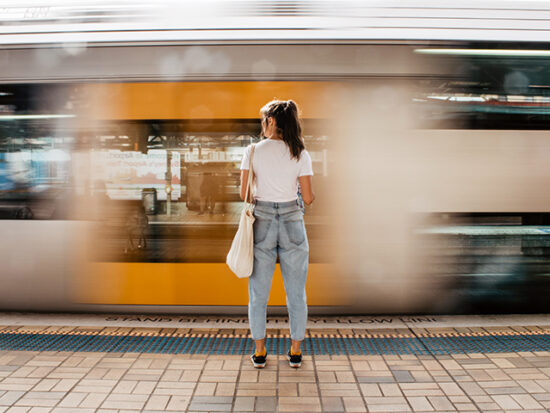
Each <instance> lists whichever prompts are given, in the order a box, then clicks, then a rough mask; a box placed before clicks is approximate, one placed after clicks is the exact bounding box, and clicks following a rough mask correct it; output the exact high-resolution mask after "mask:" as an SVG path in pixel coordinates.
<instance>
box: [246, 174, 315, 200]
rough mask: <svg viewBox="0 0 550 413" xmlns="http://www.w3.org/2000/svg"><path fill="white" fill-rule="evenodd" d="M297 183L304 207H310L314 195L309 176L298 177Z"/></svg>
mask: <svg viewBox="0 0 550 413" xmlns="http://www.w3.org/2000/svg"><path fill="white" fill-rule="evenodd" d="M246 172H248V171H246ZM241 176H242V175H241ZM298 181H299V182H300V190H301V192H302V199H303V200H304V203H305V204H306V205H311V204H312V203H313V201H314V200H315V193H314V192H313V187H312V184H311V175H305V176H300V177H299V178H298ZM241 193H242V190H241ZM243 196H244V195H243Z"/></svg>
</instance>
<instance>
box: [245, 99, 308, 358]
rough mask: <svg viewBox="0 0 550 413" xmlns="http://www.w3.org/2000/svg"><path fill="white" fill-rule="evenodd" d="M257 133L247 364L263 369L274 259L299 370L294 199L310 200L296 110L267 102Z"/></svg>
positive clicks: (302, 298)
mask: <svg viewBox="0 0 550 413" xmlns="http://www.w3.org/2000/svg"><path fill="white" fill-rule="evenodd" d="M260 112H261V114H262V133H263V135H264V137H265V138H266V139H264V140H262V141H261V142H260V143H258V144H256V147H255V150H254V156H253V158H252V169H253V172H254V176H255V192H254V199H255V204H256V205H255V207H254V216H255V218H256V220H255V222H254V270H253V272H252V275H251V276H250V278H249V281H248V295H249V303H248V318H249V322H250V330H251V333H252V338H253V339H254V343H255V352H254V354H252V356H251V359H252V363H253V364H254V367H256V368H263V367H265V365H266V357H267V351H266V346H265V330H266V312H267V300H268V298H269V292H270V290H271V282H272V279H273V272H274V270H275V263H276V261H277V255H278V256H279V260H280V264H281V272H282V274H283V281H284V284H285V291H286V302H287V308H288V314H289V318H290V337H291V347H290V350H289V352H288V359H289V363H290V366H291V367H295V368H298V367H300V366H301V364H302V352H301V349H300V345H301V342H302V340H303V339H304V335H305V329H306V322H307V302H306V290H305V285H306V278H307V269H308V261H309V244H308V241H307V235H306V229H305V226H304V218H303V215H304V213H303V208H302V205H301V203H300V200H299V199H298V183H300V189H301V193H302V198H303V200H304V202H305V203H306V204H307V205H310V204H311V203H312V202H313V200H314V198H315V196H314V193H313V190H312V185H311V177H312V176H313V169H312V165H311V158H310V156H309V153H308V152H307V151H306V150H305V147H304V143H303V141H302V128H301V126H300V120H299V119H298V108H297V106H296V104H295V103H294V102H293V101H292V100H289V101H278V100H274V101H272V102H269V103H268V104H267V105H265V106H264V107H263V108H262V109H261V111H260ZM250 149H251V147H250V146H249V147H248V148H247V149H246V151H245V155H244V157H243V160H242V164H241V199H243V200H244V197H245V192H246V182H247V180H248V173H249V171H248V168H249V155H250Z"/></svg>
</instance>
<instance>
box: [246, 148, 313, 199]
mask: <svg viewBox="0 0 550 413" xmlns="http://www.w3.org/2000/svg"><path fill="white" fill-rule="evenodd" d="M250 149H251V146H248V148H246V150H245V152H244V156H243V160H242V162H241V169H246V170H248V168H249V156H250ZM252 169H253V171H254V176H255V189H254V198H255V199H257V200H258V201H269V202H288V201H293V200H295V199H297V198H298V177H300V176H305V175H313V168H312V165H311V157H310V156H309V153H308V152H307V151H306V150H305V149H304V150H303V151H302V154H301V155H300V160H299V161H298V160H296V158H291V155H290V150H289V149H288V146H287V144H286V143H284V141H282V140H273V139H264V140H263V141H261V142H259V143H257V144H256V149H254V158H253V160H252Z"/></svg>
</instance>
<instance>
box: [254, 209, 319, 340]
mask: <svg viewBox="0 0 550 413" xmlns="http://www.w3.org/2000/svg"><path fill="white" fill-rule="evenodd" d="M254 216H255V217H256V220H255V221H254V269H253V271H252V275H251V276H250V278H249V280H248V297H249V302H248V319H249V322H250V331H251V333H252V338H253V339H254V340H261V339H264V338H265V324H266V312H267V300H268V298H269V292H270V290H271V282H272V280H273V272H274V271H275V263H276V262H277V255H279V261H280V264H281V272H282V274H283V281H284V284H285V292H286V305H287V308H288V315H289V318H290V337H291V338H292V340H298V341H301V340H303V339H304V336H305V331H306V322H307V302H306V278H307V268H308V261H309V244H308V241H307V234H306V227H305V225H304V213H303V209H302V208H301V206H300V204H299V201H298V200H296V201H290V202H266V201H256V206H255V208H254Z"/></svg>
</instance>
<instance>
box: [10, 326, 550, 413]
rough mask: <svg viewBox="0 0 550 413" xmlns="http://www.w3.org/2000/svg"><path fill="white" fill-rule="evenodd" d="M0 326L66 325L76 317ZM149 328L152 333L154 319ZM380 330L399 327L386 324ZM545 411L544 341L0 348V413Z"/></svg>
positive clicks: (548, 396)
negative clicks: (470, 345)
mask: <svg viewBox="0 0 550 413" xmlns="http://www.w3.org/2000/svg"><path fill="white" fill-rule="evenodd" d="M3 328H4V329H10V330H13V329H22V330H23V331H28V330H30V329H32V330H33V331H71V329H74V328H78V327H71V328H69V327H63V326H56V327H53V326H42V327H39V326H32V327H31V326H11V327H10V326H6V327H3ZM104 329H105V328H104V327H97V328H94V327H86V328H85V329H84V330H85V331H90V332H99V331H104ZM107 329H108V330H105V331H117V329H114V328H112V327H107ZM121 329H122V330H123V331H124V332H125V333H131V332H132V331H133V329H131V328H126V327H124V328H123V327H121ZM135 330H136V331H143V328H141V329H135ZM539 330H541V328H540V327H536V326H515V327H498V328H492V327H472V328H468V327H463V326H462V327H460V328H454V329H452V328H451V329H450V328H448V327H447V328H444V329H443V328H441V329H438V328H430V329H418V330H417V331H415V334H434V335H436V334H443V333H449V332H452V333H457V334H464V333H488V332H492V333H507V334H509V333H511V332H523V331H539ZM80 331H82V328H80ZM155 331H156V332H157V333H162V329H156V330H155ZM191 331H193V330H192V329H191ZM201 331H202V330H201ZM222 331H223V333H228V334H232V333H238V331H237V330H231V331H229V330H227V329H223V330H214V329H209V330H208V332H209V333H211V334H215V333H221V332H222ZM147 332H150V330H147ZM165 332H166V331H165ZM187 332H189V331H187ZM283 332H284V331H272V332H271V333H272V334H276V333H283ZM363 332H365V333H367V332H368V333H369V334H376V333H377V331H375V330H368V331H367V330H364V331H363ZM315 333H317V334H324V333H326V334H335V333H336V334H338V333H342V334H345V333H349V331H348V330H342V331H338V330H327V331H323V330H316V331H315ZM379 333H380V332H379ZM384 333H385V334H404V333H406V332H405V331H400V330H395V331H393V330H389V329H386V330H384ZM409 333H410V331H409ZM548 411H550V349H549V351H537V352H515V353H459V354H450V355H415V354H403V355H313V356H312V355H305V357H304V362H303V366H302V368H301V369H298V370H294V369H291V368H290V367H289V366H288V363H287V360H286V358H285V357H284V356H280V355H279V356H278V355H269V356H268V364H267V367H266V368H265V369H263V370H255V369H254V368H253V367H252V366H251V363H250V360H249V358H248V355H244V354H243V355H203V354H142V353H102V352H48V351H43V352H38V351H0V413H4V412H8V413H15V412H20V413H39V412H40V413H57V412H66V413H73V412H83V413H84V412H90V413H92V412H94V413H95V412H98V413H99V412H104V413H107V412H110V413H114V412H120V413H123V412H126V413H129V412H151V413H152V412H393V413H399V412H484V413H490V412H548Z"/></svg>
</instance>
